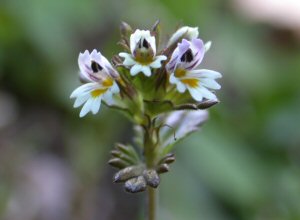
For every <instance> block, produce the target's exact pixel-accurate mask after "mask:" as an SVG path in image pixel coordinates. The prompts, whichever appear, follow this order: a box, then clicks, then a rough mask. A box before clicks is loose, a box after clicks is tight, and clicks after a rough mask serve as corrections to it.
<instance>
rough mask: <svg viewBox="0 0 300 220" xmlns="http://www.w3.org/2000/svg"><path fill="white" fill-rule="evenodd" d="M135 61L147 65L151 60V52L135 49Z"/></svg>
mask: <svg viewBox="0 0 300 220" xmlns="http://www.w3.org/2000/svg"><path fill="white" fill-rule="evenodd" d="M134 58H135V61H136V62H138V63H140V64H142V65H149V64H150V63H152V62H153V61H154V60H153V55H152V54H151V53H149V52H148V51H147V52H143V51H136V53H135V56H134Z"/></svg>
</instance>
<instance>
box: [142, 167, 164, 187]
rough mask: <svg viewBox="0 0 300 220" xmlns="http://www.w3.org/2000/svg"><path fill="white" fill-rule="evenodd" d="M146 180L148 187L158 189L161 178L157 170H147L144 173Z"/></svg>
mask: <svg viewBox="0 0 300 220" xmlns="http://www.w3.org/2000/svg"><path fill="white" fill-rule="evenodd" d="M143 175H144V178H145V180H146V183H147V185H149V186H151V187H154V188H156V187H158V185H159V183H160V178H159V176H158V174H157V172H156V170H145V171H144V172H143Z"/></svg>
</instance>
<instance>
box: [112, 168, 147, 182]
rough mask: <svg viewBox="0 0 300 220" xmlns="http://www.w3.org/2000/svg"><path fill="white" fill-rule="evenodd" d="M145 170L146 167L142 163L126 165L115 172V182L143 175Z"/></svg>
mask: <svg viewBox="0 0 300 220" xmlns="http://www.w3.org/2000/svg"><path fill="white" fill-rule="evenodd" d="M143 170H144V167H143V166H141V165H139V166H130V167H126V168H124V169H122V170H120V171H119V172H117V173H116V174H115V176H114V182H115V183H119V182H124V181H126V180H128V179H130V178H132V177H136V176H139V175H141V173H142V172H143Z"/></svg>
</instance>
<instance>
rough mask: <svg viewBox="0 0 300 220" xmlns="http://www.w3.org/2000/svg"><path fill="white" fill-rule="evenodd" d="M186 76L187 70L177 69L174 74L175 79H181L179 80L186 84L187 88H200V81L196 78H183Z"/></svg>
mask: <svg viewBox="0 0 300 220" xmlns="http://www.w3.org/2000/svg"><path fill="white" fill-rule="evenodd" d="M186 74H187V71H186V70H185V69H181V68H178V69H176V70H175V73H174V75H175V77H176V78H179V80H180V81H181V82H182V83H183V84H185V85H187V86H189V87H191V88H196V87H198V84H199V79H195V78H183V77H185V76H186ZM182 78H183V79H182Z"/></svg>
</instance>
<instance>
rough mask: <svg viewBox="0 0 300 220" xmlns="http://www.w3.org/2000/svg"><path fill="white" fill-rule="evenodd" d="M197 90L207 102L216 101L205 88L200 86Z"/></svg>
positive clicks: (214, 96) (213, 95)
mask: <svg viewBox="0 0 300 220" xmlns="http://www.w3.org/2000/svg"><path fill="white" fill-rule="evenodd" d="M198 90H199V91H200V92H201V94H202V96H203V97H204V98H207V99H209V100H217V97H216V95H215V94H214V93H212V92H211V91H209V90H208V89H207V88H205V87H203V86H201V87H200V88H199V89H198Z"/></svg>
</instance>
